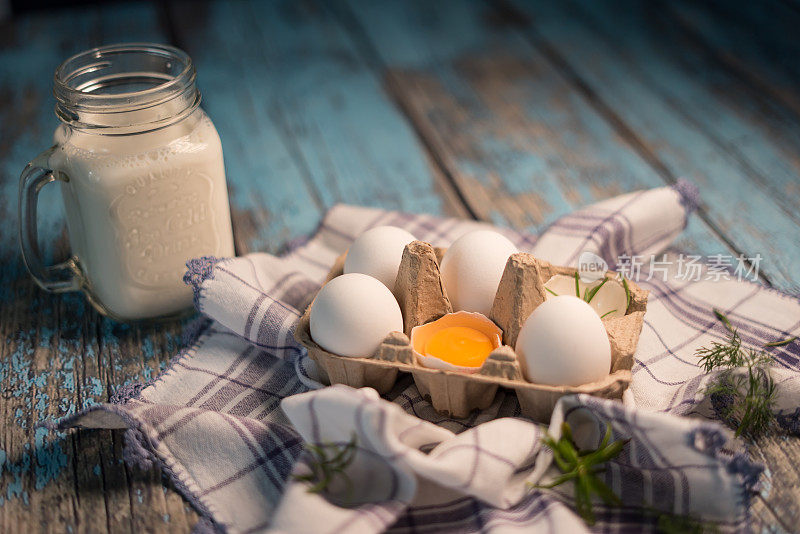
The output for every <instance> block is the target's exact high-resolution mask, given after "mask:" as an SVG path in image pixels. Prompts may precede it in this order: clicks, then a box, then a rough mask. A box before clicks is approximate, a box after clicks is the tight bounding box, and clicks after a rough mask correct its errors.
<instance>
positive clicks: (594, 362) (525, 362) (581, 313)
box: [515, 296, 611, 386]
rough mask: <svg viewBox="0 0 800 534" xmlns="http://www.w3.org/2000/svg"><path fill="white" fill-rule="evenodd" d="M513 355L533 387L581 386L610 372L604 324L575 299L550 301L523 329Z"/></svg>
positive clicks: (609, 348)
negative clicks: (537, 385)
mask: <svg viewBox="0 0 800 534" xmlns="http://www.w3.org/2000/svg"><path fill="white" fill-rule="evenodd" d="M515 351H516V353H517V356H518V358H519V362H520V366H521V367H522V372H523V374H524V375H525V378H526V379H527V380H528V381H529V382H533V383H535V384H547V385H551V386H580V385H582V384H588V383H589V382H595V381H597V380H600V379H602V378H603V377H605V376H606V375H608V374H609V372H610V371H611V344H610V343H609V341H608V334H607V333H606V329H605V327H604V326H603V322H602V321H601V320H600V317H599V316H598V315H597V313H596V312H595V311H594V310H593V309H592V307H591V306H589V305H588V304H587V303H586V302H584V301H583V300H582V299H579V298H578V297H573V296H559V297H552V298H549V299H548V300H546V301H545V302H543V303H542V304H540V305H539V307H537V308H536V309H535V310H533V313H531V315H530V316H529V317H528V319H527V320H526V321H525V324H524V325H522V330H520V332H519V336H518V337H517V345H516V347H515Z"/></svg>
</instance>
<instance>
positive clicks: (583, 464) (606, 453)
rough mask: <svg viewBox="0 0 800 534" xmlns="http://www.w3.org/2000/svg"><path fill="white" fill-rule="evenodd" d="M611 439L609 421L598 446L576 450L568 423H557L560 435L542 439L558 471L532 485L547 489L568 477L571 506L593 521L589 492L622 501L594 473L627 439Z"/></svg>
mask: <svg viewBox="0 0 800 534" xmlns="http://www.w3.org/2000/svg"><path fill="white" fill-rule="evenodd" d="M610 441H611V425H610V424H608V423H606V433H605V435H604V436H603V440H602V442H601V443H600V446H599V447H598V448H597V449H594V450H585V451H581V450H578V447H577V445H575V441H574V440H573V439H572V430H571V429H570V426H569V424H568V423H566V422H564V423H562V424H561V437H560V438H559V439H558V441H556V440H555V439H554V438H553V437H551V436H549V435H548V436H545V437H544V438H543V439H542V442H543V443H544V444H545V445H547V446H548V447H549V448H550V450H552V451H553V460H554V461H555V463H556V465H557V466H558V468H559V470H561V472H562V474H561V475H560V476H558V477H556V478H555V479H553V480H552V481H551V482H550V483H548V484H535V485H532V487H534V488H540V489H549V488H554V487H556V486H558V485H560V484H563V483H565V482H568V481H570V480H572V481H574V483H575V509H576V510H577V512H578V514H579V515H580V516H581V517H582V518H583V520H584V521H585V522H586V523H587V524H589V525H593V524H594V522H595V515H594V510H593V509H592V494H595V495H598V496H599V497H600V498H601V499H602V500H603V502H605V503H606V504H608V505H615V506H619V505H620V504H622V502H621V501H620V499H619V497H617V495H616V494H615V493H614V492H613V491H612V490H611V488H609V487H608V486H607V485H606V483H605V482H603V481H602V480H601V479H600V477H599V476H598V474H599V473H602V472H603V471H604V470H605V469H604V468H603V467H601V465H602V464H604V463H605V462H607V461H609V460H611V459H612V458H616V457H617V456H618V455H619V453H621V452H622V449H623V448H624V447H625V445H626V444H627V443H628V441H630V440H627V439H625V440H617V441H614V442H613V443H609V442H610Z"/></svg>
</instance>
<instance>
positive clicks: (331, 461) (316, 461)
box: [294, 434, 357, 493]
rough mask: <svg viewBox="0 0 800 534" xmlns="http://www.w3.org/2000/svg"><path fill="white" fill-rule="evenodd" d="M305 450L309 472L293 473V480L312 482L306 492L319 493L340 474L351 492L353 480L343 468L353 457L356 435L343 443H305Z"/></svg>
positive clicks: (355, 449)
mask: <svg viewBox="0 0 800 534" xmlns="http://www.w3.org/2000/svg"><path fill="white" fill-rule="evenodd" d="M305 447H306V450H307V451H308V452H309V453H310V454H311V458H312V461H311V462H310V467H311V472H310V473H308V474H305V475H295V476H294V478H295V480H299V481H302V482H312V483H313V485H312V486H310V487H309V488H308V493H321V492H322V491H325V489H327V488H328V486H329V485H330V483H331V482H332V481H333V479H334V478H335V477H337V476H340V477H342V478H343V479H344V481H345V482H346V484H347V486H348V488H349V491H351V492H352V489H353V481H352V480H350V477H349V476H347V473H345V469H346V468H347V466H349V465H350V464H351V463H352V462H353V460H354V459H355V455H356V451H357V447H356V435H355V434H353V437H352V438H351V439H350V441H349V442H348V443H346V444H345V445H340V444H337V443H322V444H319V445H315V444H312V443H306V445H305Z"/></svg>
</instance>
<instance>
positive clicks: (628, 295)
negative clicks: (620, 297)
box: [619, 273, 631, 313]
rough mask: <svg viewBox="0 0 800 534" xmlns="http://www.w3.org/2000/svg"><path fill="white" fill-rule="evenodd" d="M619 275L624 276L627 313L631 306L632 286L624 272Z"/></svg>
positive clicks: (623, 285)
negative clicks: (629, 284)
mask: <svg viewBox="0 0 800 534" xmlns="http://www.w3.org/2000/svg"><path fill="white" fill-rule="evenodd" d="M619 277H620V278H622V287H624V288H625V313H627V312H628V308H630V307H631V288H630V287H629V286H628V280H627V279H626V278H625V275H624V274H622V273H620V275H619Z"/></svg>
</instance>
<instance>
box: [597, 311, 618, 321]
mask: <svg viewBox="0 0 800 534" xmlns="http://www.w3.org/2000/svg"><path fill="white" fill-rule="evenodd" d="M615 311H617V310H609V311H607V312H605V313H604V314H603V315H601V316H600V318H601V319H605V318H606V315H611V314H612V313H614V312H615Z"/></svg>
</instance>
